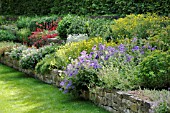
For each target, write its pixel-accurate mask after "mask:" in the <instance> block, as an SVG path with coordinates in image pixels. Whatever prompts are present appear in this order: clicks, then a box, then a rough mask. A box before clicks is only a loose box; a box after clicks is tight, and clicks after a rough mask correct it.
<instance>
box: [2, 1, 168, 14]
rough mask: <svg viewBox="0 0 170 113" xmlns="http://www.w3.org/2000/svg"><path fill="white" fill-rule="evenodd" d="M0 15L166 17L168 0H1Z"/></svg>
mask: <svg viewBox="0 0 170 113" xmlns="http://www.w3.org/2000/svg"><path fill="white" fill-rule="evenodd" d="M0 6H1V7H0V14H18V15H23V14H24V15H28V14H31V15H34V14H37V15H46V14H49V13H54V14H62V15H63V14H68V13H71V14H78V15H86V14H89V15H90V14H97V15H102V14H130V13H136V14H139V13H146V12H154V13H158V14H160V15H168V14H169V11H170V0H81V1H80V0H1V2H0Z"/></svg>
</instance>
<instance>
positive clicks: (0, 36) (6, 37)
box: [0, 30, 16, 41]
mask: <svg viewBox="0 0 170 113" xmlns="http://www.w3.org/2000/svg"><path fill="white" fill-rule="evenodd" d="M15 40H16V36H15V35H14V34H13V33H12V32H10V31H7V30H0V41H15Z"/></svg>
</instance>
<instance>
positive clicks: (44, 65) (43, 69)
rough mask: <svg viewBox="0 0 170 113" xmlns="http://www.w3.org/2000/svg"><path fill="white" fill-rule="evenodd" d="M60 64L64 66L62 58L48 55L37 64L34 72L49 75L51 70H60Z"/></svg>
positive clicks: (53, 54)
mask: <svg viewBox="0 0 170 113" xmlns="http://www.w3.org/2000/svg"><path fill="white" fill-rule="evenodd" d="M62 64H63V65H64V64H65V61H64V60H63V59H62V58H60V57H58V56H56V55H55V53H52V54H48V55H46V56H45V57H44V58H43V59H42V60H41V61H40V62H38V63H37V65H36V67H35V71H36V72H37V73H39V74H42V75H44V74H47V73H50V71H51V70H52V69H60V70H62Z"/></svg>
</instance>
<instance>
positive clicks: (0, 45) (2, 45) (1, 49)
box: [0, 41, 20, 57]
mask: <svg viewBox="0 0 170 113" xmlns="http://www.w3.org/2000/svg"><path fill="white" fill-rule="evenodd" d="M16 46H20V44H19V43H14V42H6V41H2V42H0V57H1V56H3V55H4V54H5V52H10V51H11V49H12V48H13V47H16Z"/></svg>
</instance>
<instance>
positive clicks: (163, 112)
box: [155, 102, 170, 113]
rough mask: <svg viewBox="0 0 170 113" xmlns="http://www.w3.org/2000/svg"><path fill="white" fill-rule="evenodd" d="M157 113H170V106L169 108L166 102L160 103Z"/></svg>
mask: <svg viewBox="0 0 170 113" xmlns="http://www.w3.org/2000/svg"><path fill="white" fill-rule="evenodd" d="M155 112H156V113H170V106H169V107H168V105H167V103H166V102H162V103H160V105H159V106H158V107H157V108H156V110H155Z"/></svg>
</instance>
